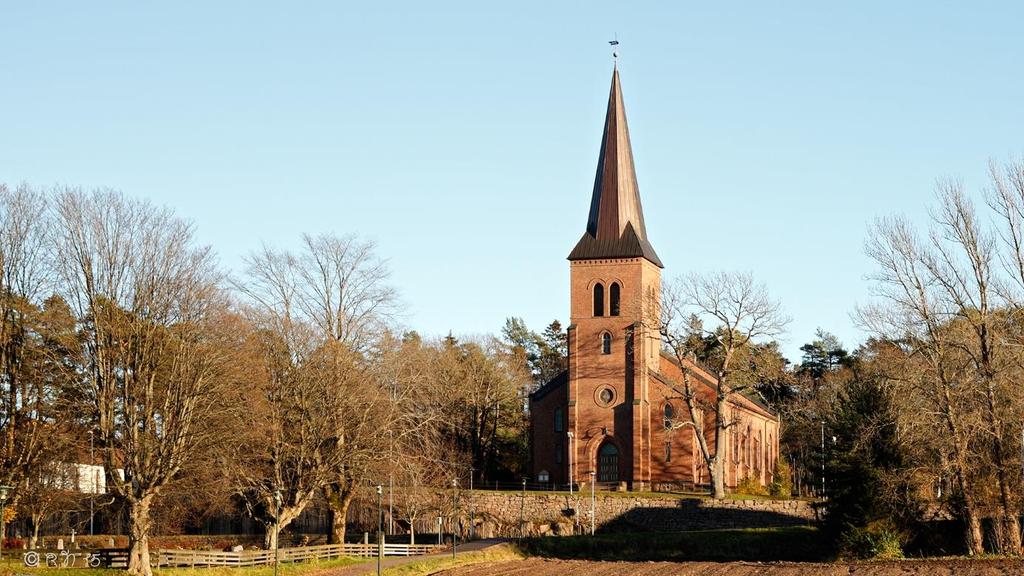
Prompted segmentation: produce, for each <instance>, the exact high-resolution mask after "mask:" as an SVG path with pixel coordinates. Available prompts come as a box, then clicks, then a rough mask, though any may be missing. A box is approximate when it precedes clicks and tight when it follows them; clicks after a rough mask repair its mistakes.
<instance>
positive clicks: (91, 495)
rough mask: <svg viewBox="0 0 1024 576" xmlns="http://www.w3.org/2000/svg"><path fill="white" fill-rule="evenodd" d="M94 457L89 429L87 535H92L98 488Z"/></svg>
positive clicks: (91, 434)
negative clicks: (90, 485) (89, 487)
mask: <svg viewBox="0 0 1024 576" xmlns="http://www.w3.org/2000/svg"><path fill="white" fill-rule="evenodd" d="M95 466H96V458H95V457H94V456H93V431H92V430H89V469H90V470H92V487H91V490H89V536H92V535H93V529H92V528H93V518H94V517H95V516H94V512H93V501H95V500H96V491H97V489H98V487H99V486H98V485H99V482H98V481H97V480H98V478H97V477H96V468H95Z"/></svg>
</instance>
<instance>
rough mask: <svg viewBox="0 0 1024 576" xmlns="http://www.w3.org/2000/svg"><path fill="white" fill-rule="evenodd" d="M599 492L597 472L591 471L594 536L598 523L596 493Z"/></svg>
mask: <svg viewBox="0 0 1024 576" xmlns="http://www.w3.org/2000/svg"><path fill="white" fill-rule="evenodd" d="M595 490H597V472H594V471H593V470H591V471H590V535H591V536H593V535H594V526H595V524H596V523H597V520H596V518H597V496H596V495H595V494H594V491H595Z"/></svg>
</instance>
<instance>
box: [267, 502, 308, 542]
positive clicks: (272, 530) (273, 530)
mask: <svg viewBox="0 0 1024 576" xmlns="http://www.w3.org/2000/svg"><path fill="white" fill-rule="evenodd" d="M304 508H305V505H302V506H282V507H281V513H280V516H279V517H278V520H280V524H277V525H276V526H275V525H274V519H273V518H271V519H270V520H269V521H266V522H264V523H263V529H264V532H263V549H264V550H273V549H274V547H275V546H277V541H278V536H279V535H280V533H281V530H284V529H285V528H287V527H288V525H289V524H291V523H292V521H293V520H295V519H296V518H298V517H299V514H302V510H303V509H304Z"/></svg>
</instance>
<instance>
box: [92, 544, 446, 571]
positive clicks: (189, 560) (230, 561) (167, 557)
mask: <svg viewBox="0 0 1024 576" xmlns="http://www.w3.org/2000/svg"><path fill="white" fill-rule="evenodd" d="M437 549H438V547H437V546H430V545H423V544H417V545H409V544H384V555H385V556H419V555H421V554H429V553H431V552H434V551H435V550H437ZM117 552H121V554H116V553H115V551H112V550H111V551H107V556H108V557H109V558H110V559H111V560H113V561H114V563H115V564H113V565H118V564H120V565H122V566H123V565H124V564H123V562H124V560H126V559H127V556H128V551H127V550H124V551H117ZM279 554H280V561H281V562H301V561H303V560H314V559H327V558H340V557H342V556H361V557H374V556H376V555H377V545H376V544H325V545H322V546H299V547H295V548H281V549H280V551H279ZM156 555H157V565H158V566H161V567H176V566H189V567H191V566H260V565H265V564H273V563H274V559H275V554H274V551H273V550H243V551H241V552H216V551H208V550H160V551H159V552H158V553H156ZM122 557H123V558H124V560H122ZM115 558H116V559H115Z"/></svg>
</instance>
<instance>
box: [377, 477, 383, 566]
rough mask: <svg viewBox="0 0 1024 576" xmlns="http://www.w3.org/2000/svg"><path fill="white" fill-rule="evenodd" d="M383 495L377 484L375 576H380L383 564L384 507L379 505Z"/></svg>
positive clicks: (380, 487)
mask: <svg viewBox="0 0 1024 576" xmlns="http://www.w3.org/2000/svg"><path fill="white" fill-rule="evenodd" d="M383 494H384V487H383V486H381V485H380V484H377V576H380V573H381V570H382V569H383V566H382V564H383V562H384V507H383V506H382V504H381V497H382V496H383Z"/></svg>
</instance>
